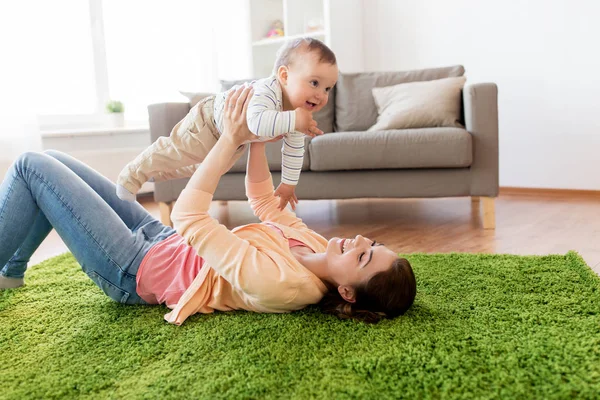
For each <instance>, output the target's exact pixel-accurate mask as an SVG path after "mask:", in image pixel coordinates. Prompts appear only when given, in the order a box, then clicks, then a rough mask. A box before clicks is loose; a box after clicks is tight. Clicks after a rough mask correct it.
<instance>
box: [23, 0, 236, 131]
mask: <svg viewBox="0 0 600 400" xmlns="http://www.w3.org/2000/svg"><path fill="white" fill-rule="evenodd" d="M215 3H217V2H214V1H211V0H172V1H164V0H147V1H141V0H127V1H120V0H88V1H85V0H55V1H52V2H45V1H34V0H25V1H22V2H13V4H14V6H11V11H15V8H19V9H20V14H21V17H24V18H19V19H20V21H19V19H17V21H15V24H21V25H22V24H23V21H24V20H26V21H27V25H28V26H30V27H32V28H31V29H30V30H24V29H23V28H22V26H21V25H19V30H20V31H21V32H27V31H29V34H30V35H31V37H32V38H33V40H31V42H32V43H33V48H31V49H29V50H28V51H30V52H31V53H32V54H36V57H35V59H36V60H37V61H39V63H38V64H37V65H36V75H37V76H36V77H35V79H33V80H30V79H29V78H28V79H27V80H29V81H30V83H31V82H35V83H34V85H35V87H32V90H34V93H32V94H31V95H32V96H36V97H35V100H36V101H35V112H36V114H38V119H39V123H40V127H41V129H43V130H44V129H60V128H80V127H81V128H83V127H94V126H99V125H103V124H104V119H103V118H104V105H105V104H106V102H107V101H108V100H109V99H114V100H120V101H122V102H123V104H124V106H125V117H126V119H127V121H128V122H133V123H143V124H145V123H147V119H148V117H147V105H148V104H151V103H156V102H164V101H184V100H185V98H184V97H183V96H182V95H181V94H179V92H178V91H179V90H182V91H216V90H218V74H217V65H218V60H217V49H216V37H215V34H214V31H215V28H217V29H223V26H225V25H226V23H224V22H220V21H221V20H222V19H223V18H224V12H225V11H226V10H224V9H223V8H224V7H223V6H221V7H220V8H219V6H218V5H217V4H215ZM32 10H35V12H32ZM222 16H223V17H222ZM15 27H17V25H15ZM219 27H220V28H219ZM225 29H228V28H225ZM17 39H18V38H17ZM32 86H33V85H32Z"/></svg>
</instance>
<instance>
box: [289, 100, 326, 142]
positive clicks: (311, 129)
mask: <svg viewBox="0 0 600 400" xmlns="http://www.w3.org/2000/svg"><path fill="white" fill-rule="evenodd" d="M294 112H295V113H296V130H297V131H298V132H302V133H304V134H305V135H308V136H312V137H315V136H317V135H322V134H323V131H322V130H320V129H319V128H317V121H315V120H314V119H313V117H312V113H311V112H310V111H308V110H307V109H305V108H302V107H298V108H296V110H295V111H294Z"/></svg>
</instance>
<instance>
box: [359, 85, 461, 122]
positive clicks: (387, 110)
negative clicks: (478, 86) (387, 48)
mask: <svg viewBox="0 0 600 400" xmlns="http://www.w3.org/2000/svg"><path fill="white" fill-rule="evenodd" d="M465 80H466V78H465V77H464V76H459V77H456V78H444V79H435V80H433V81H425V82H408V83H400V84H398V85H394V86H386V87H381V88H373V98H374V99H375V104H377V112H378V114H379V116H378V117H377V123H375V125H373V126H372V127H370V128H369V130H370V131H381V130H386V129H410V128H430V127H435V126H453V127H461V128H462V127H463V125H462V124H461V123H460V119H461V118H460V114H461V112H460V110H461V93H462V89H463V86H464V85H465Z"/></svg>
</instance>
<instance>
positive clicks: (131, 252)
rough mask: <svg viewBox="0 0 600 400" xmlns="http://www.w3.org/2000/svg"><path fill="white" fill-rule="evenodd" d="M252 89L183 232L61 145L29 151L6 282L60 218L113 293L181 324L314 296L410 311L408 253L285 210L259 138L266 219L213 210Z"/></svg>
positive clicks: (362, 314)
mask: <svg viewBox="0 0 600 400" xmlns="http://www.w3.org/2000/svg"><path fill="white" fill-rule="evenodd" d="M250 91H251V88H250V87H245V88H244V87H241V88H239V89H238V90H237V91H235V92H233V93H232V94H231V95H230V96H229V97H228V99H227V102H226V110H227V111H226V112H225V116H224V118H225V132H224V133H223V135H222V137H221V138H220V139H219V140H218V142H217V144H216V145H215V147H214V148H213V149H212V150H211V151H210V153H209V154H208V156H207V157H206V159H205V161H204V162H203V163H202V164H201V165H200V167H199V168H198V170H197V171H196V172H195V173H194V175H193V176H192V177H191V179H190V181H189V182H188V185H187V186H186V188H185V189H184V190H183V192H182V193H181V195H180V197H179V199H178V200H177V203H176V204H175V207H174V209H173V213H172V215H171V217H172V219H173V221H174V226H175V227H176V229H177V230H176V231H175V230H174V229H173V228H170V227H167V226H164V225H162V224H161V223H160V222H159V221H157V220H155V219H154V218H153V217H152V216H151V215H150V214H148V213H147V212H146V211H145V210H144V209H143V208H142V207H141V206H140V205H139V204H137V203H128V202H124V201H121V200H120V199H119V198H118V197H117V196H116V194H115V185H114V184H113V183H111V182H110V181H108V180H107V179H106V178H104V177H102V176H101V175H100V174H98V173H97V172H95V171H94V170H92V169H91V168H89V167H87V166H85V165H83V164H82V163H80V162H78V161H77V160H75V159H73V158H71V157H69V156H67V155H65V154H62V153H59V152H55V151H47V152H45V153H44V154H40V153H26V154H24V155H22V156H21V157H20V158H19V159H18V160H17V161H16V162H15V164H14V165H13V166H12V167H11V169H10V170H9V171H8V173H7V175H6V178H5V180H4V182H3V183H2V185H1V186H0V243H1V245H0V265H3V268H2V269H1V270H0V288H9V287H18V286H20V285H22V284H23V276H24V273H25V270H26V266H27V262H28V261H29V258H30V256H31V255H32V254H33V252H34V251H35V249H37V247H38V246H39V245H40V243H41V242H42V240H43V239H44V238H45V237H46V236H47V235H48V233H49V232H50V230H51V229H52V228H54V229H56V231H57V232H58V233H59V235H60V236H61V238H62V239H63V240H64V242H65V243H66V245H67V246H68V248H69V249H70V250H71V252H72V253H73V255H74V256H75V258H76V259H77V261H78V262H79V263H80V264H81V267H82V269H83V271H84V272H85V273H86V274H87V275H88V276H89V277H90V278H91V279H92V280H93V281H94V283H96V285H98V286H99V287H100V288H101V289H102V290H103V291H104V292H105V293H106V294H107V295H108V296H109V297H111V298H112V299H113V300H115V301H118V302H121V303H124V304H163V303H164V304H166V305H167V307H169V308H171V309H172V311H171V312H169V313H168V314H166V315H165V319H166V320H167V321H168V322H171V323H174V324H181V323H183V321H184V320H185V319H186V318H187V317H188V316H190V315H192V314H194V313H197V312H202V313H210V312H213V311H214V310H220V311H228V310H234V309H244V310H249V311H256V312H289V311H293V310H299V309H302V308H304V307H305V306H307V305H309V304H317V303H320V304H321V307H322V309H323V310H324V311H325V312H329V313H333V314H336V315H338V316H339V317H342V318H344V317H346V318H356V319H360V320H364V321H368V322H375V321H377V320H379V319H380V318H381V317H389V318H391V317H395V316H397V315H400V314H402V313H404V311H406V310H407V309H408V308H409V307H410V306H411V305H412V302H413V300H414V297H415V294H416V282H415V278H414V275H413V272H412V269H411V267H410V264H409V263H408V261H406V260H405V259H402V258H398V256H397V255H396V254H395V253H394V252H393V251H391V250H390V249H387V248H386V247H384V246H383V245H380V244H377V243H375V241H372V240H370V239H367V238H364V237H362V236H360V235H359V236H356V237H355V238H353V239H339V238H332V239H330V240H329V241H327V240H326V239H324V238H323V237H322V236H320V235H319V234H317V233H316V232H314V231H312V230H310V229H309V228H308V227H307V226H306V225H305V224H304V223H303V222H302V220H301V219H299V218H297V217H296V215H295V214H294V213H293V212H291V211H289V210H287V209H284V210H283V211H279V210H278V207H277V206H278V204H279V203H278V200H277V198H276V197H275V196H274V194H273V182H272V178H271V174H270V172H269V168H268V163H267V160H266V156H265V148H264V144H263V143H253V144H252V145H251V147H250V155H249V158H248V166H247V175H246V191H247V195H248V198H249V202H250V205H251V207H252V209H253V211H254V213H255V215H256V216H257V217H258V218H259V219H260V220H261V221H262V223H259V224H249V225H245V226H241V227H238V228H236V229H234V230H232V231H230V230H228V229H227V228H226V227H225V226H223V225H220V224H219V223H218V222H217V221H216V220H214V219H213V218H211V217H210V216H209V215H208V208H209V206H210V202H211V200H212V196H213V193H214V191H215V188H216V187H217V184H218V182H219V180H220V178H221V176H222V175H223V174H224V173H225V172H226V170H227V168H228V167H229V164H230V160H231V158H232V156H233V154H234V153H235V151H236V149H237V148H238V147H239V146H240V144H241V143H243V142H244V141H246V140H247V139H249V138H250V137H251V135H252V134H251V133H250V131H249V130H248V127H247V125H246V119H245V115H246V108H247V106H248V101H247V99H249V95H250ZM319 132H320V131H318V130H315V132H313V133H314V134H319Z"/></svg>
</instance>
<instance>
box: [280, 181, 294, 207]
mask: <svg viewBox="0 0 600 400" xmlns="http://www.w3.org/2000/svg"><path fill="white" fill-rule="evenodd" d="M295 190H296V186H293V185H288V184H285V183H280V184H279V186H278V187H277V190H276V191H275V196H279V207H278V208H279V211H281V210H283V209H284V208H285V206H286V205H287V204H288V203H290V206H292V210H296V204H298V198H297V197H296V193H295Z"/></svg>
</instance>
